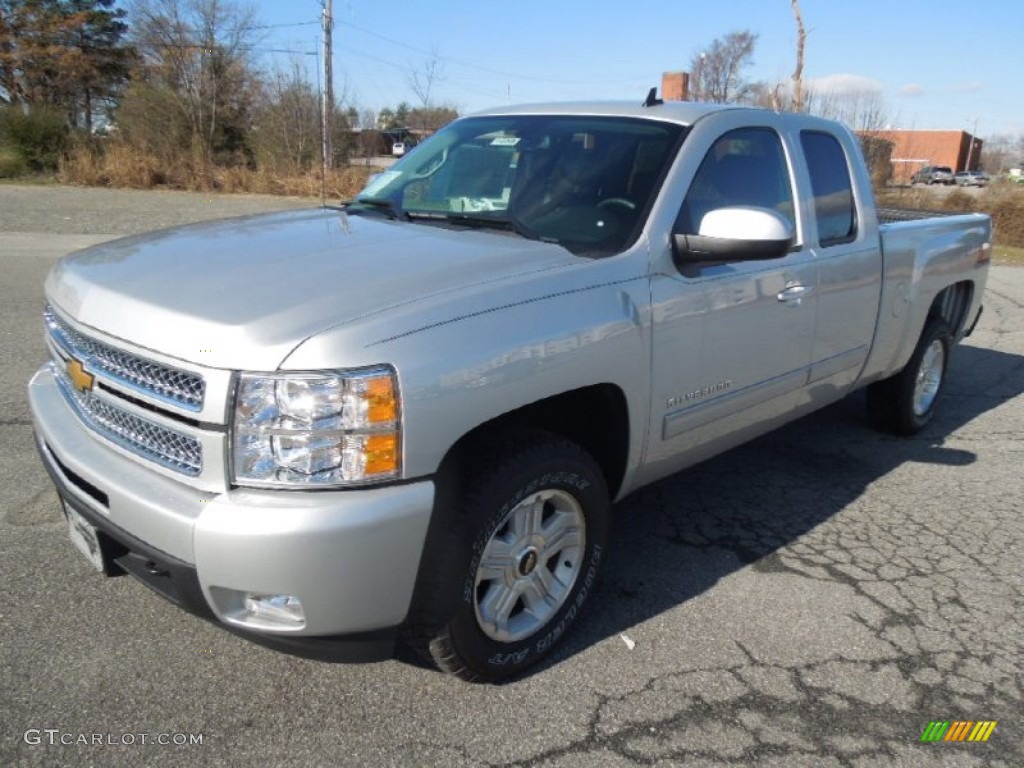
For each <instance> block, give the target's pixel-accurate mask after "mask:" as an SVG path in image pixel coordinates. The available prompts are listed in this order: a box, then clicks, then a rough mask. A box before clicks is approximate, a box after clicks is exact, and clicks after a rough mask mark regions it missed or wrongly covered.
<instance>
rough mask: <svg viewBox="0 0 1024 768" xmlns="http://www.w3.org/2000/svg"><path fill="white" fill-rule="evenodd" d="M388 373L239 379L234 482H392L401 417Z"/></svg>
mask: <svg viewBox="0 0 1024 768" xmlns="http://www.w3.org/2000/svg"><path fill="white" fill-rule="evenodd" d="M400 410H401V409H400V403H399V398H398V385H397V382H396V380H395V372H394V371H393V370H392V369H390V368H373V369H370V370H363V371H354V372H351V371H350V372H346V373H282V374H256V373H243V374H241V376H240V377H239V381H238V390H237V393H236V395H235V418H234V428H233V434H232V438H233V441H232V445H233V449H232V453H233V457H232V463H233V468H234V479H235V482H237V483H239V484H240V485H253V486H264V487H294V486H301V487H310V486H314V487H321V486H331V485H335V486H343V485H358V484H363V483H369V482H376V481H379V480H386V479H389V478H393V477H398V474H399V471H400V469H401V467H400V461H401V413H400Z"/></svg>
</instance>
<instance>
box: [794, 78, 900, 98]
mask: <svg viewBox="0 0 1024 768" xmlns="http://www.w3.org/2000/svg"><path fill="white" fill-rule="evenodd" d="M807 84H808V85H809V86H810V88H811V90H812V91H814V92H816V93H820V94H825V93H829V94H833V95H836V96H847V95H855V94H869V93H879V94H880V93H881V92H882V91H883V90H885V86H884V85H883V84H882V83H880V82H878V81H877V80H872V79H871V78H870V77H862V76H861V75H851V74H849V73H842V74H836V75H825V76H824V77H812V78H810V79H809V80H808V81H807Z"/></svg>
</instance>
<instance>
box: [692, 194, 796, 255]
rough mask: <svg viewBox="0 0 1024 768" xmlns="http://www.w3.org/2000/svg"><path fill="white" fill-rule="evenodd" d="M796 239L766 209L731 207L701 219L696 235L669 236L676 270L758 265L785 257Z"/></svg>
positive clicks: (786, 223) (778, 217)
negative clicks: (714, 264) (729, 264)
mask: <svg viewBox="0 0 1024 768" xmlns="http://www.w3.org/2000/svg"><path fill="white" fill-rule="evenodd" d="M795 240H796V235H795V233H794V232H793V226H792V225H791V224H790V223H789V221H787V220H786V219H785V218H783V217H782V216H781V215H780V214H779V213H777V212H775V211H772V210H769V209H768V208H755V207H753V206H733V207H729V208H716V209H715V210H713V211H711V212H710V213H707V214H705V215H704V218H703V219H701V222H700V231H699V232H698V234H696V235H691V234H682V233H678V232H675V233H673V234H672V251H673V257H674V259H675V263H676V266H677V267H680V268H682V267H683V266H684V265H690V264H698V263H701V262H708V261H715V262H729V261H760V260H765V259H777V258H780V257H781V256H784V255H786V253H788V252H789V249H790V248H791V247H792V246H793V243H794V241H795Z"/></svg>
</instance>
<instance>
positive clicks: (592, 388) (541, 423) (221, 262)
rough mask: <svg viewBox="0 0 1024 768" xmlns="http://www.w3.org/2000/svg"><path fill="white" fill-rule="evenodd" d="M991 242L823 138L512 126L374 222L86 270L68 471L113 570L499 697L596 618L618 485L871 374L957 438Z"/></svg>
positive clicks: (197, 605) (802, 410)
mask: <svg viewBox="0 0 1024 768" xmlns="http://www.w3.org/2000/svg"><path fill="white" fill-rule="evenodd" d="M897 219H900V220H898V221H897ZM990 239H991V226H990V221H989V219H988V217H986V216H983V215H960V216H928V215H925V214H913V213H908V212H899V211H878V210H876V209H875V206H874V202H873V199H872V193H871V188H870V185H869V179H868V175H867V172H866V170H865V167H864V164H863V161H862V159H861V155H860V152H859V150H858V146H857V143H856V140H855V139H854V138H853V136H852V135H851V134H850V132H849V131H847V130H846V129H845V128H843V127H842V126H840V125H838V124H836V123H834V122H830V121H826V120H822V119H816V118H813V117H808V116H802V115H794V114H778V113H775V112H771V111H765V110H758V109H751V108H733V107H713V106H708V105H699V104H690V103H674V104H657V103H652V104H650V105H649V106H646V105H645V106H632V105H625V104H608V103H593V104H590V103H587V104H580V103H576V104H555V105H544V106H527V107H519V108H508V109H501V110H496V111H493V112H487V113H484V114H478V115H474V116H472V117H467V118H464V119H461V120H458V121H456V122H454V123H452V124H451V125H449V126H448V127H447V128H445V129H444V130H442V131H440V132H439V133H437V134H436V135H435V136H433V137H432V138H430V139H429V140H427V141H425V142H423V143H422V144H421V145H419V146H417V147H416V148H415V149H413V150H411V151H410V152H409V153H407V154H406V156H405V157H403V158H402V159H401V160H400V161H399V162H397V163H396V164H395V165H394V166H392V167H391V168H390V169H389V170H387V171H386V172H384V173H382V174H380V175H379V176H378V177H376V178H375V179H373V180H372V181H371V182H370V183H369V184H368V186H367V187H366V188H365V189H364V191H363V192H362V193H361V194H360V195H359V196H358V197H357V198H356V200H354V201H352V202H350V203H348V204H346V205H344V206H341V207H338V208H323V209H316V210H310V211H302V212H289V213H280V214H273V215H267V216H261V217H254V218H246V219H238V220H230V221H224V222H219V223H213V224H200V225H196V226H191V227H185V228H183V229H178V230H176V231H168V232H158V233H155V234H150V235H146V236H142V237H134V238H129V239H125V240H120V241H116V242H112V243H108V244H104V245H101V246H98V247H95V248H91V249H89V250H86V251H82V252H80V253H78V254H75V255H72V256H70V257H68V258H65V259H63V260H62V261H60V262H59V263H58V264H57V265H56V267H55V268H54V269H53V271H52V273H51V274H50V275H49V278H48V279H47V282H46V305H45V308H44V319H45V333H46V341H47V345H48V348H49V353H50V359H49V361H48V362H47V363H46V364H45V365H43V367H42V368H41V369H40V370H39V371H38V373H36V375H35V376H34V378H33V379H32V381H31V383H30V385H29V395H30V399H31V407H32V413H33V415H34V419H35V429H36V435H37V440H38V446H39V451H40V453H41V455H42V459H43V462H44V463H45V465H46V468H47V469H48V471H49V473H50V474H51V476H52V478H53V480H54V482H55V484H56V486H57V489H58V491H59V495H60V498H61V500H62V505H63V509H64V513H65V515H66V516H67V519H68V522H69V530H70V535H71V538H72V540H73V541H74V542H75V543H76V545H77V546H78V547H79V549H81V550H82V552H83V553H85V554H86V556H87V557H88V558H89V559H90V561H91V562H92V563H93V565H94V566H95V567H96V568H97V569H98V570H100V571H102V572H104V573H106V574H110V575H113V574H116V573H122V572H128V573H131V574H133V575H134V576H136V577H137V578H139V579H140V580H142V581H143V582H144V583H146V584H147V585H149V586H150V587H152V588H153V589H155V590H156V591H157V592H159V593H161V594H162V595H164V596H166V597H167V598H169V599H171V600H173V601H174V602H176V603H178V604H179V605H181V606H182V607H184V608H187V609H189V610H191V611H193V612H195V613H197V614H200V615H202V616H204V617H207V618H209V619H211V620H215V621H219V622H221V623H223V624H225V625H226V626H228V627H229V628H231V629H232V630H234V631H237V632H239V633H241V634H244V635H246V636H249V637H251V638H253V639H255V640H257V641H258V642H262V643H266V644H268V645H272V646H274V647H279V648H284V649H290V650H291V651H293V652H296V653H303V654H308V655H311V656H332V657H335V658H338V657H341V658H352V659H355V658H362V659H375V658H381V657H386V656H389V655H390V654H391V653H393V650H394V648H395V644H396V642H397V641H399V640H401V641H402V642H404V643H406V644H407V645H409V646H411V647H412V648H415V649H416V650H418V651H420V652H421V653H422V654H424V655H425V656H426V657H427V658H429V659H432V660H433V661H434V662H435V663H436V664H437V665H438V666H440V667H441V668H442V669H444V670H446V671H448V672H451V673H454V674H458V675H461V676H463V677H465V678H468V679H483V680H499V679H502V678H505V677H507V676H509V675H512V674H515V673H517V672H519V671H521V670H523V669H524V668H526V667H527V666H529V665H531V664H533V663H535V662H536V661H537V660H538V659H540V658H542V657H543V656H544V655H545V654H547V653H548V652H549V651H550V650H551V649H552V647H553V646H554V645H555V643H556V642H557V641H558V640H559V639H560V638H561V637H563V636H564V635H565V634H566V632H567V631H568V629H569V627H570V626H571V625H572V624H573V622H574V621H575V620H576V619H577V618H578V616H579V614H580V610H581V607H582V606H583V604H584V602H585V601H586V599H587V597H588V594H590V593H592V592H593V590H594V583H595V578H596V576H597V573H598V571H599V568H600V566H601V563H602V561H604V560H605V559H606V558H607V557H608V552H609V544H608V541H607V539H608V531H609V518H610V515H611V504H612V502H613V501H616V500H619V499H622V498H623V497H624V496H626V495H627V494H629V493H631V492H632V491H635V490H636V489H638V488H640V487H641V486H643V485H646V484H648V483H651V482H653V481H655V480H657V479H659V478H662V477H665V476H666V475H669V474H671V473H674V472H677V471H679V470H681V469H683V468H685V467H687V466H690V465H692V464H694V463H696V462H699V461H702V460H704V459H707V458H708V457H710V456H712V455H714V454H717V453H719V452H721V451H724V450H726V449H728V448H730V447H732V446H735V445H737V444H739V443H742V442H744V441H747V440H750V439H751V438H753V437H755V436H756V435H760V434H762V433H764V432H766V431H768V430H770V429H772V428H774V427H776V426H779V425H781V424H783V423H785V422H788V421H791V420H793V419H795V418H798V417H800V416H802V415H804V414H807V413H809V412H811V411H813V410H815V409H817V408H821V407H822V406H825V405H828V404H829V403H832V402H835V401H836V400H838V399H839V398H842V397H844V396H845V395H847V394H849V393H850V392H852V391H854V390H856V389H858V388H861V387H868V391H867V402H868V412H869V413H868V415H869V417H870V419H871V420H872V421H873V422H875V423H876V424H877V425H878V426H880V427H882V428H884V429H887V430H889V431H892V432H895V433H902V434H909V433H913V432H915V431H917V430H919V429H921V428H922V427H924V426H925V425H926V424H927V423H928V422H929V420H930V419H931V418H932V416H933V414H934V413H935V409H936V404H937V403H938V402H939V399H940V396H941V394H942V388H943V382H944V380H945V377H946V370H947V365H948V363H949V359H950V355H951V353H952V350H953V346H954V344H955V343H956V342H957V341H959V340H960V339H961V338H962V337H963V336H964V335H966V334H968V333H970V330H971V329H972V327H973V326H974V324H975V323H976V322H977V319H978V317H979V314H980V312H981V304H982V293H983V290H984V287H985V280H986V276H987V271H988V265H989V258H990V253H991V245H990ZM617 556H619V557H626V556H628V554H627V553H625V552H620V553H618V554H617Z"/></svg>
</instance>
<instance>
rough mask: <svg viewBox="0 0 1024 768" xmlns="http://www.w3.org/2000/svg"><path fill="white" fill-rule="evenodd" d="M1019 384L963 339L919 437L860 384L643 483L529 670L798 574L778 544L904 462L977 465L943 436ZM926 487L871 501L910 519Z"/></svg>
mask: <svg viewBox="0 0 1024 768" xmlns="http://www.w3.org/2000/svg"><path fill="white" fill-rule="evenodd" d="M1022 392H1024V356H1020V355H1014V354H1008V353H1005V352H999V351H993V350H990V349H981V348H977V347H967V346H961V347H958V348H957V349H956V351H955V354H954V356H953V359H952V365H951V368H950V373H949V379H948V380H947V386H946V390H945V392H944V394H943V401H942V402H941V403H940V410H939V412H938V413H937V414H936V417H935V419H934V421H933V422H932V423H931V424H930V425H929V426H928V427H927V428H926V429H925V430H924V431H922V432H921V433H920V434H918V435H916V436H914V437H911V438H898V437H892V436H888V435H884V434H880V433H878V432H875V431H874V430H872V429H871V428H870V427H869V426H868V425H867V419H866V413H865V402H864V395H863V393H862V392H861V393H856V394H854V395H852V396H850V397H848V398H846V399H844V400H842V401H840V402H838V403H836V404H834V405H832V406H829V407H828V408H825V409H823V410H821V411H819V412H817V413H814V414H811V415H809V416H806V417H804V418H803V419H800V420H799V421H797V422H794V423H793V424H790V425H787V426H785V427H783V428H781V429H779V430H776V431H775V432H772V433H769V434H768V435H765V436H763V437H761V438H759V439H757V440H755V441H753V442H751V443H748V444H746V445H744V446H741V447H739V448H736V449H733V450H731V451H729V452H727V453H725V454H722V455H720V456H718V457H715V458H713V459H711V460H709V461H707V462H705V463H704V464H701V465H698V466H696V467H693V468H691V469H688V470H685V471H683V472H680V473H678V474H676V475H673V476H671V477H669V478H666V479H664V480H662V481H660V482H658V483H656V484H654V485H651V486H648V487H646V488H644V489H641V490H640V491H638V492H637V493H635V494H633V495H631V496H630V497H628V498H627V499H625V500H624V501H622V502H621V503H619V504H617V505H616V506H615V508H614V515H615V518H614V521H613V525H612V531H611V536H610V544H611V546H610V556H609V557H608V559H607V560H606V562H605V570H604V574H603V576H602V581H601V582H600V586H599V587H598V590H597V591H596V593H595V594H593V595H592V596H591V600H590V604H589V608H588V611H587V613H586V614H585V616H584V617H583V619H582V620H581V621H580V622H579V623H578V625H577V626H576V627H575V629H574V632H573V633H572V634H571V635H570V636H569V637H568V638H567V639H566V641H565V642H564V643H563V644H562V646H561V648H560V649H558V650H557V651H556V652H555V654H554V655H553V657H552V658H551V659H549V660H548V661H546V662H545V663H542V664H541V665H539V666H538V667H537V668H535V669H533V670H532V671H528V672H527V673H526V675H527V676H530V675H532V674H537V673H538V672H540V671H541V670H543V669H545V668H547V667H549V666H552V665H557V664H558V663H560V661H562V660H564V659H566V658H567V657H569V656H572V655H574V654H577V653H579V652H580V651H582V650H584V649H586V648H588V647H589V646H591V645H594V644H597V643H600V642H602V641H604V640H607V639H608V638H614V637H615V636H616V635H618V634H619V633H625V632H628V631H629V630H630V628H632V627H636V626H637V625H638V624H640V623H642V622H644V621H646V620H648V619H651V618H653V617H655V616H658V615H659V614H661V613H663V612H665V611H668V610H670V609H673V608H676V607H677V606H680V605H682V604H684V603H686V602H687V601H690V600H692V599H693V598H695V597H697V596H699V595H701V594H703V593H704V592H705V591H707V590H709V589H710V588H712V587H713V586H714V585H715V584H717V583H718V582H720V581H721V580H722V579H723V578H725V577H727V576H729V575H730V574H733V573H735V572H737V571H739V570H741V569H742V568H744V567H748V566H750V567H753V568H755V569H757V570H763V571H780V570H781V571H791V572H795V573H799V569H796V570H794V569H792V568H790V567H789V566H788V565H786V564H783V563H780V562H775V561H776V560H777V553H778V552H779V550H780V549H783V548H786V547H789V546H790V545H792V544H794V543H795V542H797V540H798V539H800V538H801V537H803V536H804V535H805V534H807V533H808V532H811V531H813V530H814V529H815V528H816V527H818V526H819V525H821V524H822V523H825V522H826V521H829V520H830V519H831V518H833V517H834V516H836V515H837V514H838V513H840V512H843V511H844V510H847V509H848V508H850V507H851V505H856V504H857V502H858V500H860V499H862V497H863V496H864V494H865V491H866V490H867V489H868V488H869V486H870V485H871V484H873V483H875V482H876V481H878V480H880V479H882V478H884V477H885V476H886V475H888V474H889V473H891V472H893V471H895V470H897V469H899V468H900V467H903V466H904V465H907V464H912V463H918V464H930V465H936V464H938V465H946V466H950V467H963V466H966V465H970V464H972V463H974V462H975V461H976V459H977V456H976V454H975V453H973V452H972V451H970V450H964V449H962V448H951V447H948V446H947V445H945V443H946V441H947V440H948V439H949V438H950V437H951V436H954V435H956V433H958V432H959V431H960V430H961V429H962V428H963V427H965V426H966V425H968V424H969V423H970V422H972V421H973V420H974V419H976V418H978V417H980V416H983V415H984V414H986V413H987V412H988V411H990V410H992V409H995V408H997V407H999V406H1000V405H1003V404H1004V403H1006V402H1008V401H1009V400H1011V399H1013V398H1015V397H1018V396H1019V395H1021V393H1022ZM987 435H988V433H986V436H987ZM960 438H961V436H959V435H957V436H956V437H955V438H954V439H956V440H957V441H958V442H959V443H960V444H967V445H970V441H971V439H972V438H970V437H967V436H963V439H960ZM973 439H975V440H976V439H978V438H977V437H974V438H973ZM927 493H929V491H927V490H925V489H913V490H912V491H910V492H908V494H907V495H903V494H901V495H900V496H899V497H898V498H892V497H887V498H883V499H877V498H876V499H872V500H871V502H870V503H871V504H872V505H874V506H875V507H877V506H885V507H886V508H887V513H891V514H892V515H893V516H896V517H902V516H905V515H907V514H908V513H914V512H915V511H916V510H914V509H904V508H902V506H903V505H906V502H907V499H908V498H913V497H914V496H915V495H916V496H918V497H919V496H920V494H927ZM911 506H912V505H911ZM855 514H856V513H855ZM961 514H962V513H961ZM953 516H954V517H955V516H956V513H953ZM819 546H820V545H819ZM837 546H838V545H837ZM867 546H870V543H868V544H867ZM907 546H908V547H912V546H914V542H913V541H908V542H907ZM828 559H829V558H828V555H827V553H826V556H825V560H828ZM819 560H820V557H819ZM839 561H840V559H839V558H837V562H839ZM841 561H842V562H845V563H849V562H850V560H849V558H847V557H843V558H841ZM820 565H821V562H818V563H817V565H816V566H814V565H812V567H819V566H820ZM827 565H828V563H827V562H825V566H827ZM824 572H828V569H827V567H826V569H825V571H824ZM831 575H834V576H835V577H836V578H837V580H840V581H847V580H848V579H846V577H844V576H843V574H842V573H839V572H835V573H832V574H831ZM752 598H754V602H752V604H751V611H752V612H754V611H757V610H758V609H759V606H758V605H757V604H756V595H752ZM729 640H730V638H723V642H728V641H729ZM624 650H625V649H624ZM679 650H680V652H681V653H683V654H685V653H686V648H680V649H679Z"/></svg>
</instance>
